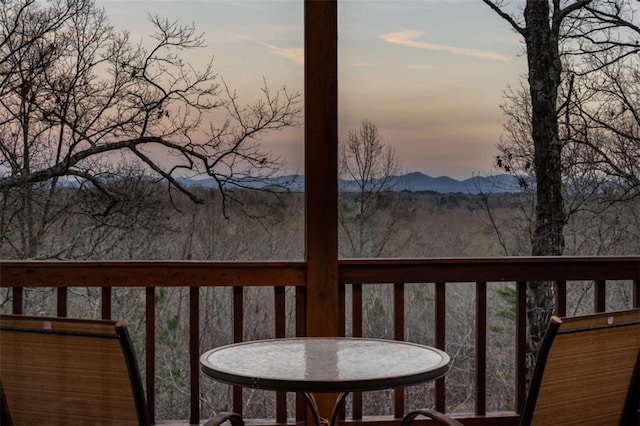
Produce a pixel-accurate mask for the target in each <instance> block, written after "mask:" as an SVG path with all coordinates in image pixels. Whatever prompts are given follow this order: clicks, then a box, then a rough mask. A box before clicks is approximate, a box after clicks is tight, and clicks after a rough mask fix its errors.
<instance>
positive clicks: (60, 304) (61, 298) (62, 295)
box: [56, 287, 69, 317]
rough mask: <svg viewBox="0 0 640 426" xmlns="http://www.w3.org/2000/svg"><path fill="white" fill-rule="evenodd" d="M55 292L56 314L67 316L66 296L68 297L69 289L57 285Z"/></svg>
mask: <svg viewBox="0 0 640 426" xmlns="http://www.w3.org/2000/svg"><path fill="white" fill-rule="evenodd" d="M57 293H58V297H57V301H56V305H57V306H56V315H57V316H59V317H66V316H67V306H68V304H67V298H68V293H69V290H68V289H67V287H58V288H57Z"/></svg>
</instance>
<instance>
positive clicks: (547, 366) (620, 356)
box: [522, 309, 640, 426]
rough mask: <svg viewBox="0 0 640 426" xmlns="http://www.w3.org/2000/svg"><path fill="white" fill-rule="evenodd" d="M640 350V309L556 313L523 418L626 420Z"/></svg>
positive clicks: (536, 420) (538, 420)
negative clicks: (575, 314)
mask: <svg viewBox="0 0 640 426" xmlns="http://www.w3.org/2000/svg"><path fill="white" fill-rule="evenodd" d="M639 353H640V309H632V310H629V311H622V312H607V313H601V314H593V315H585V316H579V317H571V318H562V319H561V318H558V317H553V318H552V319H551V323H550V325H549V329H548V330H547V334H546V335H545V338H544V340H543V343H542V345H541V348H540V351H539V353H538V360H537V362H536V366H535V370H534V374H533V378H532V381H531V386H530V388H529V394H528V395H527V401H526V404H525V409H524V411H523V414H522V424H523V425H532V424H533V425H551V424H553V425H562V424H576V425H582V426H587V425H597V426H601V425H617V424H621V423H624V421H623V416H625V415H629V413H628V411H625V410H629V409H630V408H631V407H630V404H632V402H630V401H629V398H628V395H629V393H630V391H631V390H632V389H633V387H634V384H635V380H637V378H634V374H637V373H634V369H636V368H637V367H636V366H637V364H638V359H639V358H638V357H639ZM635 371H637V370H635Z"/></svg>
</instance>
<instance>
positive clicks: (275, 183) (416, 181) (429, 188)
mask: <svg viewBox="0 0 640 426" xmlns="http://www.w3.org/2000/svg"><path fill="white" fill-rule="evenodd" d="M179 180H180V182H181V183H182V184H183V185H185V186H187V187H198V186H199V187H203V188H211V187H216V186H217V183H216V181H215V180H214V179H211V178H206V179H187V178H181V179H179ZM241 181H242V186H243V187H246V188H255V189H263V188H269V187H272V188H282V189H283V190H289V191H292V192H300V191H303V190H304V175H285V176H278V177H274V178H264V179H259V178H255V177H248V178H244V179H241ZM338 187H339V189H340V190H341V191H345V192H356V191H358V185H357V184H356V183H355V181H352V180H344V179H339V180H338ZM388 188H389V190H391V191H413V192H438V193H443V194H445V193H463V194H480V193H498V192H520V191H521V188H520V186H519V184H518V180H517V179H516V178H515V177H513V176H511V175H508V174H500V175H495V176H474V177H471V178H469V179H465V180H456V179H454V178H451V177H449V176H440V177H432V176H429V175H425V174H424V173H421V172H412V173H407V174H404V175H398V176H392V177H391V182H390V183H389V185H388Z"/></svg>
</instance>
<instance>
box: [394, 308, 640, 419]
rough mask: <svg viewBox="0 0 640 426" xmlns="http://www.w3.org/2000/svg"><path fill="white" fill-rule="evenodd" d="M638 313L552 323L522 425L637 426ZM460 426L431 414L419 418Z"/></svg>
mask: <svg viewBox="0 0 640 426" xmlns="http://www.w3.org/2000/svg"><path fill="white" fill-rule="evenodd" d="M639 370H640V309H632V310H628V311H621V312H607V313H599V314H592V315H585V316H577V317H567V318H558V317H553V318H552V319H551V323H550V324H549V328H548V330H547V333H546V334H545V337H544V339H543V342H542V345H541V347H540V351H539V353H538V359H537V361H536V366H535V369H534V373H533V378H532V381H531V385H530V387H529V393H528V395H527V399H526V402H525V408H524V410H523V413H522V418H521V424H522V425H525V426H528V425H567V424H573V425H581V426H588V425H594V426H602V425H638V424H639V422H638V421H639V420H640V418H639V412H638V410H639V409H640V389H639V388H640V376H639V374H640V373H639ZM421 415H424V416H427V417H431V418H433V419H435V420H436V421H437V422H438V423H442V424H446V425H461V424H462V423H460V422H458V421H456V420H454V419H451V418H449V417H447V416H445V415H443V414H441V413H438V412H435V411H433V410H416V411H412V412H410V413H409V414H407V415H406V416H405V418H404V419H403V421H402V425H403V426H406V425H408V424H410V423H411V422H412V421H413V420H414V419H415V418H416V417H418V416H421Z"/></svg>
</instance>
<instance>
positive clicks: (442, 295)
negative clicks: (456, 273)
mask: <svg viewBox="0 0 640 426" xmlns="http://www.w3.org/2000/svg"><path fill="white" fill-rule="evenodd" d="M446 296H447V292H446V287H445V283H442V282H440V283H436V306H435V316H436V332H435V340H436V347H437V348H438V349H442V350H443V351H444V350H446V349H445V347H446V321H447V320H446V318H447V299H446ZM444 381H445V379H444V377H442V378H440V379H438V380H436V404H435V405H436V410H438V411H441V412H444V411H445V410H446V405H447V404H446V389H445V382H444Z"/></svg>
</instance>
